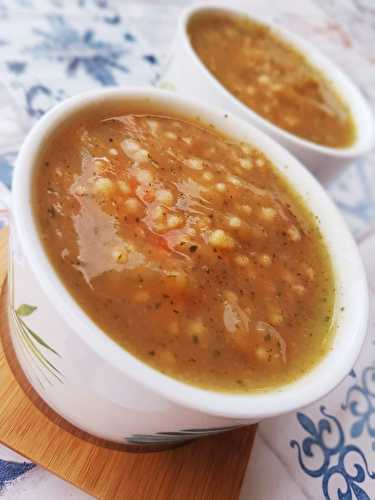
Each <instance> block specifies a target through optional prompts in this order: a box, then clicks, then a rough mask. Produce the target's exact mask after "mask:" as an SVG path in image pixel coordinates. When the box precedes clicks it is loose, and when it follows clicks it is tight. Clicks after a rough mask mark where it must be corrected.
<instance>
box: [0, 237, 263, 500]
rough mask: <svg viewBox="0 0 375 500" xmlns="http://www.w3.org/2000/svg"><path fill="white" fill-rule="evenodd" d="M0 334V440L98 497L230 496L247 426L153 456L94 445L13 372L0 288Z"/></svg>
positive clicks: (224, 499)
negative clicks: (44, 402) (57, 414)
mask: <svg viewBox="0 0 375 500" xmlns="http://www.w3.org/2000/svg"><path fill="white" fill-rule="evenodd" d="M7 236H8V233H7V231H6V230H2V231H0V280H1V281H0V283H2V282H3V280H4V278H5V276H6V264H7ZM3 288H4V289H5V287H3ZM0 337H1V340H2V342H0V442H1V443H3V444H5V445H6V446H8V447H9V448H11V449H13V450H15V451H17V452H18V453H20V454H21V455H23V456H25V457H27V458H29V459H30V460H32V461H33V462H35V463H38V464H39V465H41V466H42V467H45V468H46V469H48V470H49V471H50V472H52V473H54V474H56V475H58V476H60V477H61V478H63V479H65V480H66V481H69V482H71V483H72V484H74V485H75V486H77V487H78V488H81V489H82V490H84V491H86V492H87V493H89V494H91V495H93V496H94V497H96V498H100V499H109V500H116V499H122V500H126V499H134V500H143V499H144V500H146V499H147V500H154V499H155V500H156V499H157V500H170V499H178V500H192V499H194V500H211V499H212V500H235V499H236V498H238V495H239V492H240V488H241V484H242V479H243V476H244V472H245V469H246V465H247V463H248V459H249V456H250V451H251V447H252V443H253V439H254V435H255V428H256V427H255V426H251V427H247V428H243V429H241V430H237V431H232V432H227V433H224V434H221V435H217V436H212V437H209V438H203V439H200V440H198V441H195V442H192V443H190V444H187V445H185V446H183V447H181V448H178V449H174V450H169V451H163V452H159V453H143V454H140V453H137V454H135V453H128V452H124V451H121V450H119V449H111V448H109V447H106V446H99V445H98V444H97V443H96V442H95V439H91V440H90V439H89V438H88V437H87V436H84V435H83V434H82V433H79V432H74V429H72V427H71V426H69V425H66V422H63V421H61V418H60V419H59V417H58V416H56V414H54V412H53V411H52V410H50V409H49V408H48V406H46V405H45V404H43V402H41V400H40V398H39V397H38V396H37V395H36V393H35V392H34V391H33V389H32V388H31V386H30V385H29V384H28V383H27V381H26V379H25V378H24V376H23V374H22V373H21V372H20V368H19V366H18V363H17V360H16V359H15V357H14V353H13V351H12V349H11V346H10V344H9V338H8V329H7V318H6V301H5V293H4V290H3V292H2V295H1V304H0ZM3 347H4V348H5V350H6V355H5V352H4V348H3ZM10 365H11V366H10ZM38 398H39V401H38Z"/></svg>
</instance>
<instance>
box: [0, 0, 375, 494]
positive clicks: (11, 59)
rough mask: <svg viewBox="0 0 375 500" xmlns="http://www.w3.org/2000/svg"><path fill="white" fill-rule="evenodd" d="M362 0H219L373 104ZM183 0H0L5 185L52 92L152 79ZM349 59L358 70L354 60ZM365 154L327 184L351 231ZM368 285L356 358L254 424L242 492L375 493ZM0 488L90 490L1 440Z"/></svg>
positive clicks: (360, 213) (373, 71) (366, 200)
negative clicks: (287, 36) (291, 36)
mask: <svg viewBox="0 0 375 500" xmlns="http://www.w3.org/2000/svg"><path fill="white" fill-rule="evenodd" d="M219 1H220V0H219ZM371 2H372V0H340V2H339V0H325V1H323V0H303V1H301V2H295V1H294V0H283V2H273V3H272V5H271V4H270V3H269V2H264V1H263V0H237V1H236V2H234V1H233V2H230V3H231V5H233V4H234V3H238V4H239V5H242V6H244V7H246V8H249V9H251V11H252V12H254V13H256V14H259V15H263V16H265V17H267V18H268V19H273V20H275V21H277V22H280V23H281V24H283V25H284V26H286V27H288V28H289V29H291V30H292V31H295V32H297V33H299V34H302V35H303V36H305V37H306V36H307V37H308V38H309V39H310V40H311V41H312V42H313V43H316V44H317V45H318V46H319V47H320V48H322V50H323V51H324V52H326V53H327V54H328V56H330V57H331V58H332V59H333V60H336V61H337V62H338V63H339V64H340V65H341V66H342V67H343V69H344V70H346V72H347V73H348V74H350V75H351V76H352V77H353V78H354V80H355V81H356V82H357V83H358V85H359V86H360V87H361V88H362V90H363V91H364V93H365V95H366V96H367V97H368V99H369V101H370V102H371V103H372V105H374V103H375V62H374V60H373V55H372V53H371V50H370V47H371V46H374V45H375V33H374V31H373V29H372V24H371V23H373V21H374V19H375V17H374V16H375V11H374V9H373V5H372V3H371ZM190 3H192V2H190V1H189V0H175V1H173V2H172V1H168V0H138V1H135V0H133V1H132V0H129V1H126V2H125V1H121V0H0V181H1V182H2V183H3V184H4V185H6V186H7V188H9V189H10V188H11V179H12V169H13V165H14V162H15V158H16V156H17V151H18V149H19V147H20V144H21V143H22V140H23V138H24V136H25V135H26V133H27V131H28V130H29V129H30V128H31V126H32V124H33V123H34V122H35V121H36V120H38V119H39V118H40V117H41V116H42V115H43V114H44V113H45V112H46V111H47V110H48V109H49V108H51V107H52V106H53V105H55V104H56V103H58V102H60V101H62V100H63V99H65V98H66V97H69V96H71V95H74V94H76V93H78V92H82V91H85V90H89V89H91V88H94V87H104V86H108V85H135V84H141V85H154V84H157V81H158V79H159V75H160V73H161V72H162V66H163V64H162V63H163V61H164V56H165V54H166V53H167V51H168V50H169V49H170V45H171V39H172V36H173V31H174V29H175V27H176V21H177V16H178V14H179V12H180V10H181V8H182V7H183V6H185V5H187V4H190ZM224 3H225V2H224ZM227 3H228V2H227ZM333 13H334V14H335V15H333ZM371 20H372V21H371ZM364 42H365V43H364ZM356 67H361V71H360V72H355V71H354V70H353V68H356ZM374 163H375V154H374V152H372V153H371V154H370V155H369V156H368V157H367V158H366V159H364V160H361V161H359V162H357V163H356V164H355V165H353V167H351V168H350V169H349V170H347V171H346V172H345V173H343V174H342V176H341V177H340V178H339V179H337V181H336V182H335V183H334V184H333V185H332V186H331V187H330V194H331V196H332V197H333V198H334V200H335V202H336V204H337V205H338V207H339V209H340V210H341V212H342V214H343V215H344V217H345V218H346V219H347V221H348V223H349V225H350V227H351V229H352V231H353V233H354V234H355V235H356V236H358V235H360V234H362V233H363V232H364V231H365V230H366V229H367V228H368V227H369V226H370V225H371V224H374V223H375V169H374V168H373V166H374ZM370 240H372V241H373V244H372V246H371V250H368V245H369V244H368V243H367V242H368V241H370ZM361 248H362V254H363V257H364V260H365V262H366V265H367V272H368V276H369V277H370V278H371V276H373V277H374V276H375V258H374V255H375V237H372V238H370V237H369V238H368V239H366V240H364V241H363V242H362V243H361ZM374 279H375V278H374ZM370 286H372V288H371V294H372V295H371V316H370V324H369V325H370V326H369V334H368V338H367V343H366V346H365V348H364V350H363V352H362V355H361V358H360V359H359V360H358V363H357V364H356V367H355V369H354V370H353V371H351V372H350V373H349V374H348V376H347V378H346V379H345V380H344V381H343V383H342V384H341V385H340V386H339V387H338V388H337V389H336V390H335V391H334V392H333V393H332V394H331V395H329V396H327V397H326V398H324V399H323V400H322V401H319V402H318V403H316V404H315V405H311V406H310V407H308V408H304V409H302V410H300V411H299V412H297V413H294V414H291V415H286V416H283V417H280V418H277V419H271V420H269V421H265V422H262V423H261V424H260V426H259V431H258V434H257V438H256V443H255V447H254V450H253V454H252V459H251V462H250V465H249V467H248V471H247V474H246V478H245V482H244V485H243V489H242V493H241V500H249V499H253V498H256V499H257V500H273V499H276V498H277V499H278V500H300V499H308V500H318V499H320V498H322V499H326V500H351V499H353V500H354V499H357V500H368V499H371V500H372V499H375V479H374V477H375V309H374V307H375V306H374V302H375V285H374V283H372V282H371V280H370ZM270 473H271V474H272V476H273V481H269V477H270ZM17 478H23V479H21V480H20V481H17ZM0 492H1V494H2V495H3V496H4V497H5V498H17V499H21V500H23V499H27V500H36V499H38V500H44V499H46V500H47V499H49V498H54V499H56V500H60V499H61V500H63V499H64V500H65V498H72V499H87V498H89V497H88V495H86V494H84V493H81V492H79V491H78V490H76V489H75V488H73V487H72V486H70V485H66V484H65V483H63V482H62V481H61V480H59V479H57V478H54V477H52V476H51V475H50V474H49V473H48V472H46V471H42V470H40V469H39V468H38V467H35V466H34V465H33V464H30V463H28V462H27V461H25V460H24V459H23V458H22V457H19V456H17V455H16V454H14V453H12V452H10V451H9V450H7V449H5V448H1V447H0Z"/></svg>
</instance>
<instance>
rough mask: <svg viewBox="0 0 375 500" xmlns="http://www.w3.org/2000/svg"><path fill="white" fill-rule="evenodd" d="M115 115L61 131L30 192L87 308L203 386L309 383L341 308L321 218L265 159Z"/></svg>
mask: <svg viewBox="0 0 375 500" xmlns="http://www.w3.org/2000/svg"><path fill="white" fill-rule="evenodd" d="M105 107H106V108H107V109H106V110H103V108H105ZM112 108H113V109H110V107H108V106H107V105H105V106H102V107H101V108H100V107H98V108H97V109H95V110H92V109H90V110H88V111H83V112H80V114H79V115H76V116H74V117H72V118H68V119H66V120H65V122H64V124H63V125H62V126H60V127H58V128H57V130H56V131H55V132H54V133H53V134H52V136H51V137H50V138H49V140H48V141H47V143H46V146H45V148H44V150H42V151H41V153H40V158H39V165H38V168H37V171H36V176H35V185H34V195H33V196H34V201H33V207H34V213H35V217H36V220H37V222H38V225H39V230H40V236H41V239H42V241H43V244H44V246H45V249H46V251H47V254H48V255H49V258H50V260H51V262H52V264H53V265H54V267H55V269H56V270H57V272H58V274H59V275H60V278H61V280H62V282H63V283H64V284H65V286H66V288H67V289H68V290H69V291H70V293H71V294H72V295H73V297H74V298H75V300H76V301H77V302H78V304H80V306H81V307H82V308H83V309H84V310H85V311H86V313H87V314H88V315H89V316H90V317H91V318H92V319H93V321H94V322H95V323H96V324H98V325H99V326H100V327H101V328H102V329H103V330H104V332H106V333H107V334H108V335H109V336H110V337H112V338H113V339H114V340H115V341H116V342H118V343H119V344H120V345H121V346H122V347H124V348H125V349H126V350H128V351H129V352H130V353H132V354H134V355H135V356H137V357H138V358H140V359H142V360H144V361H145V362H146V363H148V364H150V365H152V366H153V367H155V368H156V369H158V370H160V371H162V372H164V373H166V374H168V375H170V376H172V377H175V378H177V379H181V380H183V381H185V382H188V383H191V384H193V385H198V386H201V387H206V388H210V389H214V390H219V391H232V392H251V391H254V390H260V389H263V390H265V389H271V388H273V387H277V386H280V385H282V384H286V383H288V382H290V381H292V380H294V379H296V378H298V377H299V376H301V374H303V373H304V372H306V371H307V370H309V369H311V368H312V367H313V366H314V365H315V364H316V363H317V362H318V361H319V360H320V359H321V357H322V356H323V355H324V354H325V353H326V352H327V350H328V349H329V347H330V341H331V338H332V331H333V326H332V321H331V320H332V315H333V307H334V304H333V302H334V280H333V273H332V270H331V265H330V260H329V256H328V253H327V250H326V247H325V245H324V242H323V241H322V237H321V235H320V232H319V229H318V224H317V222H316V220H315V218H314V217H313V215H312V214H311V213H310V212H309V211H308V210H307V208H306V207H305V206H304V204H303V202H302V201H301V200H300V199H299V198H298V196H297V195H296V194H295V193H294V192H293V191H292V189H291V188H290V187H289V186H288V185H287V183H286V182H285V180H284V179H283V178H282V176H281V174H279V173H278V172H277V171H276V169H275V168H274V167H273V166H272V164H271V163H270V161H269V160H268V159H267V158H266V157H265V156H264V155H263V154H262V153H261V152H259V151H258V150H257V149H256V148H255V147H253V146H251V145H247V144H243V143H238V142H234V141H233V140H231V139H230V138H228V137H225V136H224V135H222V134H221V133H219V132H218V131H216V130H215V129H214V128H213V127H210V126H208V125H203V124H202V123H200V122H199V121H197V120H195V119H194V120H193V119H182V118H179V117H177V116H171V115H169V116H167V115H162V114H159V115H156V114H152V113H150V110H148V111H147V110H143V109H142V110H140V111H139V112H138V113H137V114H136V113H133V112H131V113H129V111H128V112H127V111H126V105H125V104H124V103H115V104H114V105H113V107H112Z"/></svg>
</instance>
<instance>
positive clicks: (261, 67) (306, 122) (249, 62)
mask: <svg viewBox="0 0 375 500" xmlns="http://www.w3.org/2000/svg"><path fill="white" fill-rule="evenodd" d="M188 34H189V37H190V42H191V45H192V47H193V50H194V51H195V53H196V54H197V56H198V57H199V58H200V60H201V62H202V63H203V64H204V66H205V67H206V68H207V69H208V70H209V72H210V73H211V74H212V75H213V76H214V77H215V78H216V79H217V80H218V81H219V82H220V83H221V84H222V85H223V86H224V87H225V88H226V89H227V90H228V91H229V92H230V93H231V94H232V95H233V96H234V97H236V98H237V99H238V100H240V101H241V102H242V103H243V104H245V105H246V106H248V107H249V108H250V109H252V110H253V111H255V112H256V113H257V114H259V115H260V116H262V117H263V118H265V119H266V120H268V121H269V122H271V123H273V124H275V125H277V126H278V127H280V128H281V129H284V130H286V131H287V132H290V133H291V134H294V135H296V136H298V137H300V138H303V139H306V140H308V141H311V142H313V143H316V144H319V145H322V146H328V147H331V148H345V147H350V146H352V144H353V143H354V141H355V138H356V129H355V125H354V119H353V117H352V114H351V111H350V110H349V107H348V105H347V104H346V103H345V102H344V100H343V99H342V97H341V95H339V93H338V92H337V91H336V89H335V88H334V87H333V84H332V83H331V82H330V81H328V79H327V78H326V77H325V76H324V75H323V74H322V72H321V71H320V70H319V69H318V68H316V67H314V66H313V65H312V64H311V63H310V62H309V61H308V60H307V58H306V57H305V56H304V55H303V54H302V53H301V52H299V51H298V50H297V49H295V48H294V47H292V46H291V45H290V44H288V43H286V42H285V41H283V40H282V39H281V38H280V37H279V36H277V34H275V33H273V32H272V30H271V29H270V28H269V27H267V26H265V25H263V24H261V23H259V22H257V21H254V20H251V19H249V18H247V17H244V16H243V17H242V16H240V15H238V16H236V15H234V14H233V15H231V14H226V13H224V12H220V11H217V12H202V13H199V14H196V15H194V16H193V17H192V18H191V20H190V23H189V25H188Z"/></svg>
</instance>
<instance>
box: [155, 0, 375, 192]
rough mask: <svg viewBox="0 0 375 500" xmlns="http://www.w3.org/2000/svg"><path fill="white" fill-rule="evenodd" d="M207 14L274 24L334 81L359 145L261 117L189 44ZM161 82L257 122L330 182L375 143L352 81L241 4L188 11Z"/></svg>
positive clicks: (369, 120)
mask: <svg viewBox="0 0 375 500" xmlns="http://www.w3.org/2000/svg"><path fill="white" fill-rule="evenodd" d="M205 12H207V13H210V12H211V13H214V12H224V13H227V14H228V15H241V16H245V17H248V18H249V19H253V20H255V21H258V22H260V23H262V24H263V25H265V26H267V27H268V28H270V30H271V31H272V33H274V34H275V35H276V36H277V37H279V38H280V39H281V40H284V41H285V42H287V43H288V44H290V45H291V46H293V47H295V48H296V49H297V50H298V51H299V52H301V53H302V54H304V55H305V56H306V58H307V59H308V60H309V61H310V62H311V63H312V64H313V65H314V66H315V67H316V68H318V69H319V70H321V72H322V73H323V74H324V75H325V76H326V77H327V79H328V80H329V81H331V82H332V84H333V86H334V87H335V88H336V90H337V91H338V93H339V94H340V95H342V97H343V99H344V101H345V102H346V103H347V105H348V107H349V109H350V110H351V112H352V115H353V118H354V122H355V126H356V130H357V137H356V139H355V142H354V144H353V145H351V146H350V147H347V148H330V147H327V146H320V145H318V144H315V143H313V142H310V141H308V140H305V139H302V138H300V137H298V136H296V135H293V134H291V133H289V132H287V131H286V130H283V129H281V128H279V127H278V126H276V125H274V124H273V123H272V122H270V121H268V120H266V119H265V118H263V117H262V116H260V115H258V114H257V113H255V112H254V111H252V110H251V108H249V107H248V106H246V105H245V104H243V103H242V102H241V101H240V100H239V99H237V98H236V97H235V96H234V95H233V94H231V93H230V92H229V91H228V90H227V89H226V88H225V87H224V86H223V85H222V84H221V83H220V82H219V81H218V80H217V79H216V78H215V76H213V75H212V74H211V73H210V71H209V70H208V69H207V68H206V66H205V65H204V63H203V62H202V61H201V60H200V58H199V56H198V55H197V54H196V52H195V51H194V49H193V47H192V45H191V43H190V38H189V33H188V26H189V23H190V21H191V20H192V18H193V17H194V16H195V15H199V14H202V13H205ZM228 64H230V62H228ZM160 86H161V87H166V88H169V89H171V90H172V89H174V90H176V91H177V92H179V93H180V94H181V95H190V96H192V97H197V98H199V99H201V100H202V102H205V103H207V104H213V105H216V106H219V107H221V108H222V109H224V110H227V111H231V112H233V113H235V114H237V115H238V116H240V117H241V118H243V119H245V120H246V121H248V122H249V123H252V124H253V125H256V126H257V127H259V128H260V129H261V130H263V132H265V133H267V134H268V135H270V136H271V137H272V138H273V139H275V140H276V141H278V142H279V143H280V144H282V145H283V146H285V147H286V148H287V149H288V150H289V151H290V152H292V153H293V154H295V155H296V156H297V157H298V158H299V159H300V160H301V161H302V162H303V163H304V164H305V165H306V166H307V167H308V168H309V169H310V170H311V171H312V172H313V173H314V175H316V177H317V178H318V179H319V180H320V181H321V182H322V183H323V184H328V183H329V182H330V181H332V180H333V179H334V178H335V177H336V176H337V175H338V174H340V173H341V172H343V170H344V169H345V167H347V166H349V165H350V164H351V163H352V162H353V161H354V160H356V159H358V158H360V157H362V156H363V155H365V154H366V153H368V151H369V150H370V149H371V147H372V146H373V144H374V139H375V126H374V120H373V116H372V113H371V111H370V107H369V104H368V103H367V102H366V100H365V99H364V98H363V96H362V94H361V92H360V91H359V89H358V88H357V87H356V86H355V85H354V84H353V83H352V81H351V80H350V79H349V78H348V77H347V76H346V75H345V74H344V73H343V72H342V71H341V70H340V69H339V68H337V66H335V65H334V64H333V63H332V62H331V61H330V60H329V59H327V57H325V56H324V55H323V54H322V53H321V52H319V51H318V50H317V49H315V47H313V46H312V45H311V44H310V43H308V42H306V41H305V40H304V39H302V38H301V37H299V36H297V35H295V34H293V33H291V32H290V31H288V30H286V29H284V28H281V27H280V26H278V25H276V24H274V23H272V22H269V21H267V20H265V19H262V18H259V17H257V16H254V15H253V14H251V12H250V9H249V10H242V9H239V8H237V7H236V8H234V7H225V6H223V5H219V4H218V5H213V4H212V2H211V3H207V4H203V5H202V4H199V5H196V6H193V7H190V8H188V9H187V10H185V11H184V12H183V14H182V15H181V17H180V19H179V22H178V26H177V33H176V38H175V43H174V47H173V50H172V55H171V59H170V61H169V63H168V66H167V68H166V71H165V73H164V75H163V77H162V79H161V82H160Z"/></svg>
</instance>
